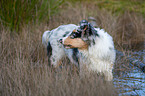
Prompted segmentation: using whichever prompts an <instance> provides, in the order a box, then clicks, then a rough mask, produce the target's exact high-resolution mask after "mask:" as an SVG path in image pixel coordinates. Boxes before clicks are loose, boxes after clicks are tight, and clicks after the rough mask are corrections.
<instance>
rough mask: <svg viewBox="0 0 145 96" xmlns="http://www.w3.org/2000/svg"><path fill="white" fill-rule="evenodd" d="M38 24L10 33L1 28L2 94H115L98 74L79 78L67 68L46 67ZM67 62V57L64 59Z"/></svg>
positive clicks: (0, 85) (75, 95) (83, 95)
mask: <svg viewBox="0 0 145 96" xmlns="http://www.w3.org/2000/svg"><path fill="white" fill-rule="evenodd" d="M31 28H32V27H31ZM41 28H44V27H43V26H39V28H37V29H35V28H34V29H33V28H32V29H30V28H29V27H25V29H23V31H22V32H21V34H19V35H17V34H13V35H11V34H10V32H9V31H8V30H2V31H1V33H0V38H1V40H0V46H1V49H0V53H1V56H0V63H1V65H0V95H1V96H96V95H97V96H112V95H116V94H117V93H116V91H115V89H114V87H113V85H112V84H111V83H107V82H105V81H103V79H101V77H99V76H96V75H92V76H91V77H89V78H87V77H86V78H80V77H79V75H78V74H77V73H76V72H72V71H71V70H70V69H69V68H62V70H57V72H54V71H53V70H52V69H51V68H50V67H48V62H47V56H46V50H45V49H44V48H43V46H42V44H41V35H42V31H41ZM67 62H69V61H66V62H65V63H67ZM67 64H68V63H67ZM104 91H105V93H104Z"/></svg>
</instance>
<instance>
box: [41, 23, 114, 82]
mask: <svg viewBox="0 0 145 96" xmlns="http://www.w3.org/2000/svg"><path fill="white" fill-rule="evenodd" d="M78 28H79V26H76V25H74V24H69V25H62V26H59V27H58V28H56V29H54V30H52V31H46V32H45V33H44V34H43V37H42V43H43V44H44V45H45V46H47V47H48V48H47V49H50V48H49V47H51V48H52V54H51V55H50V61H51V64H52V65H53V66H57V65H58V62H59V60H60V59H61V58H63V57H64V56H67V57H68V58H69V59H70V61H71V62H72V63H74V64H78V60H77V58H78V59H79V64H80V72H81V74H83V73H84V72H85V71H87V72H96V73H101V74H103V75H104V76H105V80H107V81H111V80H112V79H113V74H112V69H113V64H114V62H115V57H116V53H115V49H114V43H113V39H112V37H111V36H110V35H109V34H108V33H107V32H105V31H104V30H103V29H100V28H95V30H96V32H97V33H96V34H97V35H94V34H93V35H90V36H87V39H88V40H83V38H74V39H71V38H70V36H71V33H72V32H73V30H74V29H78ZM59 39H62V40H63V41H62V44H60V43H59V41H58V40H59ZM85 39H86V38H85ZM73 41H74V42H73ZM66 42H67V43H66ZM63 45H64V46H63ZM68 45H71V46H68ZM67 48H70V49H67ZM73 48H75V50H74V49H73ZM76 48H77V49H76ZM78 51H79V52H78ZM48 53H49V50H48ZM78 53H79V54H78ZM74 55H75V56H74ZM84 70H85V71H84Z"/></svg>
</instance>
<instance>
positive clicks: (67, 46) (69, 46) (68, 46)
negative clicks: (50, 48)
mask: <svg viewBox="0 0 145 96" xmlns="http://www.w3.org/2000/svg"><path fill="white" fill-rule="evenodd" d="M63 46H64V47H65V48H66V49H69V48H71V46H72V45H63Z"/></svg>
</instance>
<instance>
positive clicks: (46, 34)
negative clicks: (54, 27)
mask: <svg viewBox="0 0 145 96" xmlns="http://www.w3.org/2000/svg"><path fill="white" fill-rule="evenodd" d="M50 33H51V31H49V30H48V31H45V32H44V33H43V35H42V44H43V45H44V46H45V47H46V48H47V44H48V41H49V36H50Z"/></svg>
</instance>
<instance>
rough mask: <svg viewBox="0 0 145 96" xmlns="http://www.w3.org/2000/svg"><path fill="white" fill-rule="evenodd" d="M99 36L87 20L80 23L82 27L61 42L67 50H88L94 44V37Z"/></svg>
mask: <svg viewBox="0 0 145 96" xmlns="http://www.w3.org/2000/svg"><path fill="white" fill-rule="evenodd" d="M95 36H98V34H97V32H96V30H95V29H94V28H93V27H92V26H91V25H90V23H88V21H86V20H82V21H81V22H80V27H79V28H78V29H75V30H73V31H72V33H71V34H70V35H69V36H66V37H64V38H62V39H60V40H59V41H60V42H61V43H62V44H63V45H64V47H65V48H78V49H80V50H87V49H88V46H89V45H90V44H91V43H92V42H94V39H93V37H95Z"/></svg>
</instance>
